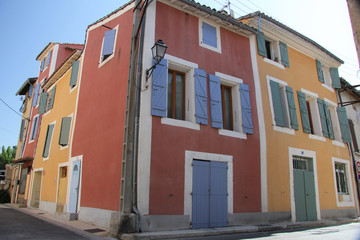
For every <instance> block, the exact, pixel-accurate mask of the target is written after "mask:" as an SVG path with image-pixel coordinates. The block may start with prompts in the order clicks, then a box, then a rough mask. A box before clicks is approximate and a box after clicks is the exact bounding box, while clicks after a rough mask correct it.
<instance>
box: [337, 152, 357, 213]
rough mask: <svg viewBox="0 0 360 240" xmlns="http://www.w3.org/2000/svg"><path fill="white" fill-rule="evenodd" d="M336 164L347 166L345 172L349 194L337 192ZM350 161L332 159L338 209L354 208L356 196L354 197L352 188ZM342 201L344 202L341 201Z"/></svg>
mask: <svg viewBox="0 0 360 240" xmlns="http://www.w3.org/2000/svg"><path fill="white" fill-rule="evenodd" d="M335 163H340V164H345V171H346V173H345V174H346V176H345V177H346V183H347V187H348V194H344V193H338V191H337V178H336V169H335ZM350 168H351V167H350V160H344V159H340V158H335V157H332V169H333V174H334V187H335V197H336V204H337V206H338V207H354V206H355V202H354V196H353V192H354V191H353V186H352V180H351V179H352V175H351V172H350ZM341 199H342V200H341Z"/></svg>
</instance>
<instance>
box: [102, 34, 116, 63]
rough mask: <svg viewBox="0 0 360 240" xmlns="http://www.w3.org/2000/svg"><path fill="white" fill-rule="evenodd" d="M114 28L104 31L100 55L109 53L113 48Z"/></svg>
mask: <svg viewBox="0 0 360 240" xmlns="http://www.w3.org/2000/svg"><path fill="white" fill-rule="evenodd" d="M115 33H116V30H115V29H112V30H109V31H106V32H105V37H104V44H103V49H102V54H101V55H102V56H106V55H111V54H112V53H113V50H114V41H115Z"/></svg>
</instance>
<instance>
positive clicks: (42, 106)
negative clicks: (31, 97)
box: [39, 86, 56, 114]
mask: <svg viewBox="0 0 360 240" xmlns="http://www.w3.org/2000/svg"><path fill="white" fill-rule="evenodd" d="M55 91H56V86H54V87H53V88H52V90H51V91H50V92H49V93H47V92H44V93H42V94H41V95H40V102H39V114H43V113H46V112H47V111H49V110H50V109H52V108H53V106H54V99H55Z"/></svg>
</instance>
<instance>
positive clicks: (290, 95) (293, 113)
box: [286, 86, 299, 130]
mask: <svg viewBox="0 0 360 240" xmlns="http://www.w3.org/2000/svg"><path fill="white" fill-rule="evenodd" d="M286 97H287V100H288V105H289V113H290V125H291V127H292V128H293V129H296V130H299V123H298V120H297V115H296V106H295V100H294V92H293V89H292V88H291V87H289V86H286Z"/></svg>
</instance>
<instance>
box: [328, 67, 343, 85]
mask: <svg viewBox="0 0 360 240" xmlns="http://www.w3.org/2000/svg"><path fill="white" fill-rule="evenodd" d="M330 77H331V81H332V87H333V88H341V85H340V77H339V71H338V69H337V68H330Z"/></svg>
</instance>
